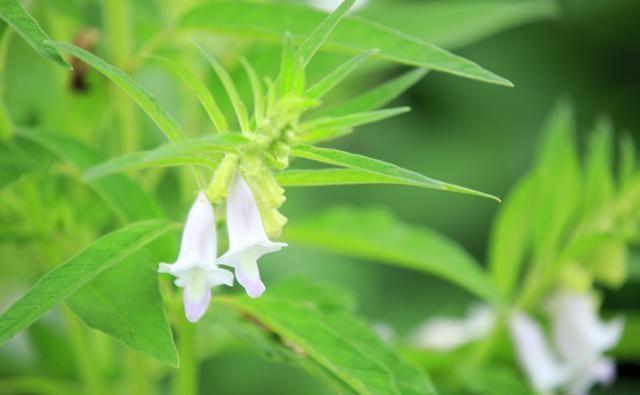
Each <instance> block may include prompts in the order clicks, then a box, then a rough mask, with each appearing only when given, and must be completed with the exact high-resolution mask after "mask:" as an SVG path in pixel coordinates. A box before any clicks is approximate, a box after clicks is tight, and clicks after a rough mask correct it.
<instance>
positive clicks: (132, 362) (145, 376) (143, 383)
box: [127, 350, 153, 395]
mask: <svg viewBox="0 0 640 395" xmlns="http://www.w3.org/2000/svg"><path fill="white" fill-rule="evenodd" d="M127 354H128V355H127V357H128V358H127V362H128V364H129V369H128V371H129V383H130V386H129V388H130V389H131V393H132V394H136V395H151V394H153V386H152V381H151V380H150V375H149V364H148V361H147V360H146V359H145V357H144V356H142V355H140V354H139V353H137V352H136V351H133V350H128V351H127Z"/></svg>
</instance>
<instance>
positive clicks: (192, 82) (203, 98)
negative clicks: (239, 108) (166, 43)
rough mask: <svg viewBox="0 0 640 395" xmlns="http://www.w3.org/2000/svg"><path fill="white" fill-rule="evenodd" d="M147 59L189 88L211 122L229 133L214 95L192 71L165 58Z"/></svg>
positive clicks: (223, 131) (221, 130)
mask: <svg viewBox="0 0 640 395" xmlns="http://www.w3.org/2000/svg"><path fill="white" fill-rule="evenodd" d="M147 57H148V58H150V59H153V60H156V61H158V62H160V64H162V65H163V66H164V67H166V68H167V69H168V70H169V71H171V72H172V73H173V74H174V75H175V76H176V77H178V78H180V79H181V80H182V81H183V82H184V83H185V84H186V85H187V86H189V88H190V89H191V90H192V91H193V92H194V93H195V94H196V96H197V97H198V99H199V100H200V104H202V107H204V109H205V111H206V112H207V115H208V116H209V119H211V122H212V123H213V124H214V126H215V127H216V129H217V130H218V131H219V132H221V133H226V132H228V131H229V124H228V123H227V120H226V118H225V117H224V115H223V114H222V112H221V111H220V108H219V107H218V105H217V104H216V100H215V99H214V98H213V95H212V94H211V92H210V91H209V89H207V87H206V86H205V85H204V84H203V83H202V82H200V81H199V80H198V78H196V76H195V75H193V73H192V72H191V71H189V69H187V68H186V67H185V66H183V65H182V64H181V63H179V62H175V61H173V60H171V59H169V58H166V57H164V56H158V55H148V56H147Z"/></svg>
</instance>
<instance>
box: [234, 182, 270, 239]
mask: <svg viewBox="0 0 640 395" xmlns="http://www.w3.org/2000/svg"><path fill="white" fill-rule="evenodd" d="M227 229H228V230H229V250H230V251H234V250H239V249H242V248H244V247H245V246H247V245H251V244H263V243H264V242H265V241H269V238H268V237H267V235H266V233H265V231H264V226H263V224H262V218H261V217H260V211H259V210H258V205H257V203H256V200H255V198H254V196H253V193H252V192H251V189H250V188H249V186H248V185H247V183H246V182H245V181H244V179H243V178H242V176H241V175H240V174H236V176H235V177H234V179H233V182H232V183H231V186H230V187H229V198H228V200H227Z"/></svg>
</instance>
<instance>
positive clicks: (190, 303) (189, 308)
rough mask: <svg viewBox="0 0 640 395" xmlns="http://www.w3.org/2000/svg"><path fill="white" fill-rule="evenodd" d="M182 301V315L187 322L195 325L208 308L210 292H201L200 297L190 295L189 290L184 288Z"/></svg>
mask: <svg viewBox="0 0 640 395" xmlns="http://www.w3.org/2000/svg"><path fill="white" fill-rule="evenodd" d="M182 301H183V303H184V313H185V315H186V317H187V320H189V322H193V323H196V322H198V321H199V320H200V318H202V316H203V315H204V313H205V312H206V311H207V307H209V301H211V292H210V291H209V289H207V290H206V292H202V293H201V294H200V295H191V293H190V292H189V290H188V289H187V288H185V290H184V292H183V294H182Z"/></svg>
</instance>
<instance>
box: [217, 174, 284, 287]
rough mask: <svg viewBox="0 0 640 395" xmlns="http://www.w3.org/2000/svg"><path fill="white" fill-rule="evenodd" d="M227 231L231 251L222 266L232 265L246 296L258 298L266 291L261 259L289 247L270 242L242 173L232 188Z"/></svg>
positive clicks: (228, 207) (221, 258)
mask: <svg viewBox="0 0 640 395" xmlns="http://www.w3.org/2000/svg"><path fill="white" fill-rule="evenodd" d="M227 229H228V231H229V251H227V252H226V253H225V254H224V255H223V256H222V257H220V260H219V262H220V264H221V265H228V266H232V267H233V268H234V269H235V272H236V278H237V280H238V282H239V283H240V285H242V286H243V287H244V289H245V290H246V292H247V295H249V296H250V297H252V298H257V297H259V296H260V295H262V293H263V292H264V290H265V286H264V284H263V283H262V280H261V279H260V272H259V271H258V259H260V257H261V256H263V255H265V254H268V253H270V252H275V251H278V250H280V249H281V248H282V247H286V245H287V244H286V243H274V242H272V241H271V240H269V238H268V237H267V235H266V233H265V230H264V226H263V224H262V219H261V217H260V212H259V210H258V205H257V203H256V200H255V198H254V196H253V193H252V192H251V189H250V188H249V186H248V185H247V183H246V182H245V181H244V179H243V178H242V176H241V175H240V174H236V176H235V177H234V180H233V182H232V183H231V185H230V186H229V193H228V199H227Z"/></svg>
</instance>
